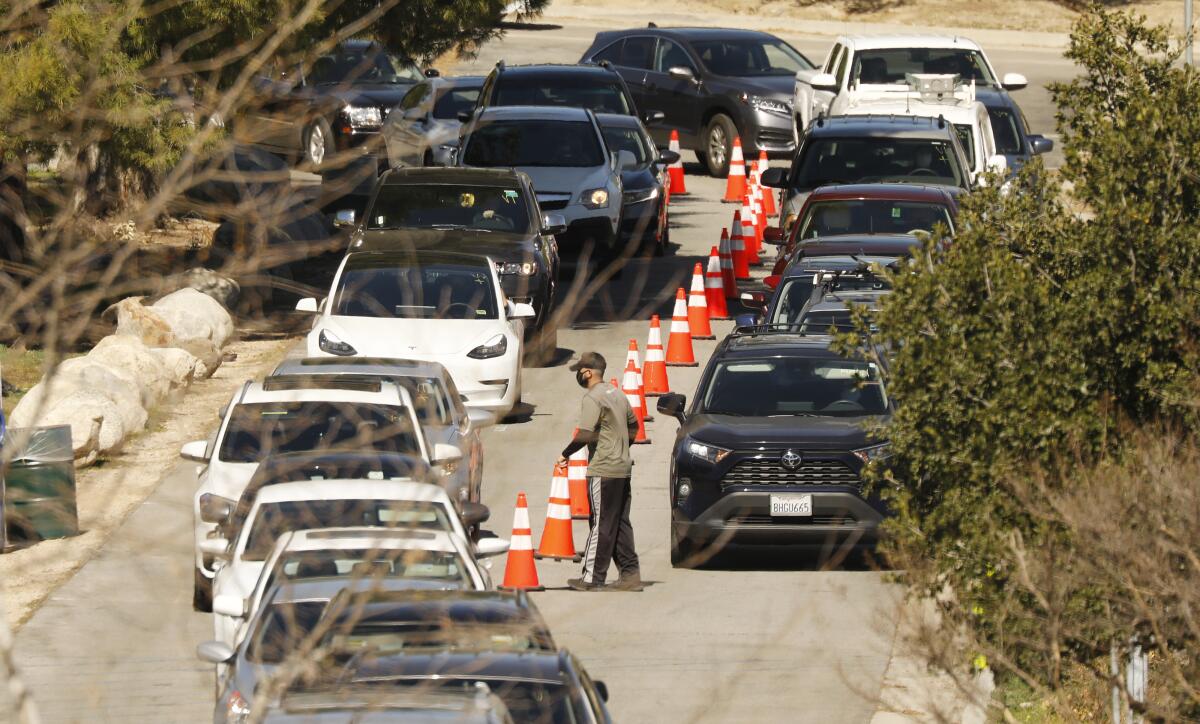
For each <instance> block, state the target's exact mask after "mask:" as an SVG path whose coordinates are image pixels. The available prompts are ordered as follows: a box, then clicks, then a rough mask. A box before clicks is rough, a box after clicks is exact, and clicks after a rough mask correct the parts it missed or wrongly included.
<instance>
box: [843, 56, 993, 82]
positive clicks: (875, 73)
mask: <svg viewBox="0 0 1200 724" xmlns="http://www.w3.org/2000/svg"><path fill="white" fill-rule="evenodd" d="M910 73H932V74H936V75H957V76H959V77H960V78H961V79H962V80H974V81H975V82H976V83H981V84H984V85H995V84H996V78H995V76H993V75H992V71H991V70H990V69H989V68H988V65H987V62H986V61H984V59H983V54H982V53H980V52H979V51H978V50H962V49H959V48H879V49H872V50H860V51H858V52H857V53H856V54H855V56H854V63H853V65H852V67H851V68H850V80H851V83H867V84H878V85H883V84H887V85H891V84H895V85H907V84H908V78H907V76H908V74H910Z"/></svg>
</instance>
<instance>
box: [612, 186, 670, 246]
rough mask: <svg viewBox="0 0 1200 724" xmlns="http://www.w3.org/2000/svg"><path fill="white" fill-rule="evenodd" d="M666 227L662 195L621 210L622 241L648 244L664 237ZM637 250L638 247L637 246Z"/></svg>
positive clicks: (624, 242) (624, 243)
mask: <svg viewBox="0 0 1200 724" xmlns="http://www.w3.org/2000/svg"><path fill="white" fill-rule="evenodd" d="M665 229H666V206H665V205H664V204H663V202H662V198H661V196H660V197H658V198H654V199H651V200H649V201H642V202H640V203H636V204H629V205H626V206H625V207H624V208H623V209H622V212H621V231H620V243H621V245H622V246H625V245H628V244H631V243H633V244H648V243H651V242H657V241H658V240H659V239H661V238H662V235H663V231H664V230H665ZM635 250H636V248H635Z"/></svg>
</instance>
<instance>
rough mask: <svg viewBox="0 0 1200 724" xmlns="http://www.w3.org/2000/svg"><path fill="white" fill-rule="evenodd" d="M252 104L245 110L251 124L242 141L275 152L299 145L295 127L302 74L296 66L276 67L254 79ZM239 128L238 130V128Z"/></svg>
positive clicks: (302, 88) (302, 84) (300, 94)
mask: <svg viewBox="0 0 1200 724" xmlns="http://www.w3.org/2000/svg"><path fill="white" fill-rule="evenodd" d="M253 87H254V93H255V98H254V103H253V105H252V107H251V109H250V110H249V111H248V113H247V117H248V120H249V121H250V123H249V124H247V125H249V126H250V127H249V128H248V129H246V131H245V134H244V138H239V140H244V141H247V142H249V143H252V144H255V145H260V146H264V147H267V148H270V149H271V150H274V151H287V152H291V151H295V150H297V149H298V148H299V145H298V143H299V142H298V140H297V138H298V135H299V134H298V132H297V131H296V130H295V123H296V120H295V115H296V113H297V111H299V112H300V113H301V114H304V113H306V111H307V109H306V108H297V107H296V106H297V104H298V103H299V102H300V98H301V96H302V94H303V90H304V77H303V75H302V74H301V72H300V69H299V68H284V67H282V66H280V67H277V68H275V69H273V70H271V71H270V72H268V73H266V74H264V75H261V76H258V77H257V78H255V79H254V81H253ZM239 130H240V129H239Z"/></svg>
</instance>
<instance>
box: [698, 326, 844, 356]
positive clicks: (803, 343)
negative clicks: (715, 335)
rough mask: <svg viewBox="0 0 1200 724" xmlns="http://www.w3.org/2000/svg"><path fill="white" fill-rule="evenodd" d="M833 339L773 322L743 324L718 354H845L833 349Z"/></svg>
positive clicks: (729, 337) (723, 344) (728, 338)
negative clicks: (800, 331) (755, 325)
mask: <svg viewBox="0 0 1200 724" xmlns="http://www.w3.org/2000/svg"><path fill="white" fill-rule="evenodd" d="M832 343H833V338H832V337H830V336H828V335H823V334H800V333H799V332H793V331H790V330H781V329H775V328H773V327H772V326H771V325H762V326H758V327H740V328H738V329H736V330H734V331H733V332H732V333H731V334H730V335H729V336H728V337H726V338H725V341H724V342H722V343H721V347H720V348H719V349H718V352H717V355H715V356H717V357H724V356H761V355H764V354H767V355H769V354H774V353H779V352H786V353H787V354H790V355H793V354H796V353H804V354H807V355H811V356H814V357H822V358H825V357H841V356H842V355H840V354H838V353H837V352H834V351H833V350H832V349H830V347H829V346H830V344H832Z"/></svg>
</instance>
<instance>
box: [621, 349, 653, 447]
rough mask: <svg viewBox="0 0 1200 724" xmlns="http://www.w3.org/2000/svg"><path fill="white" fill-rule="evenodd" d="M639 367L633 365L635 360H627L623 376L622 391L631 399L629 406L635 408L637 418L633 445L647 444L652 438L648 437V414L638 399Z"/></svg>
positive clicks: (634, 412) (627, 398)
mask: <svg viewBox="0 0 1200 724" xmlns="http://www.w3.org/2000/svg"><path fill="white" fill-rule="evenodd" d="M637 377H638V374H637V368H636V367H634V366H633V360H626V361H625V374H623V375H622V376H621V392H624V393H625V399H626V400H628V401H629V406H630V407H632V408H633V416H634V417H636V418H637V434H636V435H634V437H633V440H631V441H630V444H631V445H646V444H649V443H650V438H648V437H646V416H645V414H644V413H643V412H642V408H641V404H640V402H639V400H638V387H637V386H638V382H637Z"/></svg>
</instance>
